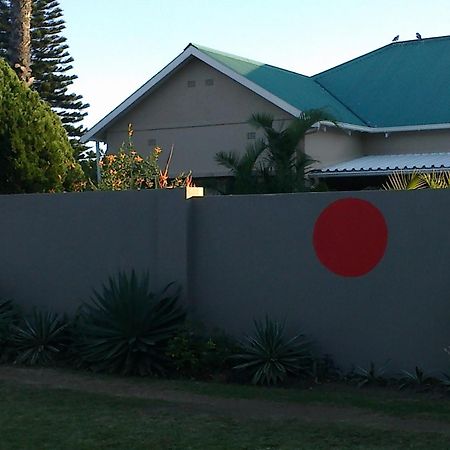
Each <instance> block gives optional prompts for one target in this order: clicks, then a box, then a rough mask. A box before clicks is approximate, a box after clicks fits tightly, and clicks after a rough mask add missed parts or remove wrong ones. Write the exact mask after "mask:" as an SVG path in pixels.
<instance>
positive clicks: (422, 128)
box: [321, 121, 450, 134]
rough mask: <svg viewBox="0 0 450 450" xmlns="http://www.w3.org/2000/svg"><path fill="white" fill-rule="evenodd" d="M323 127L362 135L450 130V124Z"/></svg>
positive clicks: (345, 124)
mask: <svg viewBox="0 0 450 450" xmlns="http://www.w3.org/2000/svg"><path fill="white" fill-rule="evenodd" d="M321 124H322V125H326V126H331V127H335V126H336V125H337V126H339V127H340V128H343V129H345V130H349V131H360V132H362V133H370V134H377V133H401V132H408V131H433V130H449V129H450V123H433V124H423V125H403V126H397V127H367V126H364V125H353V124H351V123H345V122H337V123H336V124H334V123H333V122H327V121H324V122H321Z"/></svg>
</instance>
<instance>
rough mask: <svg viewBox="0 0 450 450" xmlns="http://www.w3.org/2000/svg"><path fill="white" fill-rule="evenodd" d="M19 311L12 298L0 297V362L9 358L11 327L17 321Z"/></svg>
mask: <svg viewBox="0 0 450 450" xmlns="http://www.w3.org/2000/svg"><path fill="white" fill-rule="evenodd" d="M18 318H19V311H18V308H17V307H16V305H15V304H14V303H13V301H12V300H1V299H0V362H4V361H7V360H9V359H10V353H11V342H10V336H11V327H12V326H13V325H15V324H16V323H17V320H18Z"/></svg>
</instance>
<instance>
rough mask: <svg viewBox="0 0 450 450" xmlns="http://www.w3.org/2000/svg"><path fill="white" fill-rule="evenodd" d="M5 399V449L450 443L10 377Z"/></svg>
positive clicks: (2, 389) (2, 392) (204, 449)
mask: <svg viewBox="0 0 450 450" xmlns="http://www.w3.org/2000/svg"><path fill="white" fill-rule="evenodd" d="M211 387H212V385H211ZM273 391H275V390H273ZM277 394H279V392H278V393H277ZM271 395H273V394H272V393H271ZM283 395H284V394H283ZM0 399H1V408H0V433H1V434H0V449H1V450H34V449H39V450H72V449H73V450H102V449H108V450H110V449H112V450H114V449H120V450H141V449H142V450H143V449H146V450H148V449H152V450H153V449H155V450H158V449H175V450H177V449H180V450H181V449H182V450H189V449H198V450H215V449H230V450H239V449H249V450H250V449H252V450H253V449H255V450H256V449H261V450H269V449H305V450H309V449H314V450H321V449H324V450H325V449H327V450H328V449H333V448H334V449H340V450H341V449H342V450H344V449H404V448H405V449H429V450H434V449H448V448H449V444H448V442H449V436H448V435H446V436H445V435H440V434H435V433H405V432H392V431H389V432H386V431H382V430H376V429H370V428H366V427H357V426H339V425H334V424H331V425H311V424H307V423H304V422H299V421H296V420H289V421H286V420H251V419H246V418H240V419H232V418H224V417H221V415H220V414H213V413H211V412H208V413H206V412H204V411H202V410H201V408H200V409H196V408H195V407H186V406H183V405H178V404H174V403H169V402H161V401H153V400H152V401H149V400H142V399H132V398H118V397H113V396H108V395H103V394H102V395H100V394H91V393H85V392H74V391H70V390H59V389H48V388H40V387H34V386H20V385H17V384H11V383H0Z"/></svg>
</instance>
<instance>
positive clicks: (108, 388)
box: [0, 366, 450, 434]
mask: <svg viewBox="0 0 450 450" xmlns="http://www.w3.org/2000/svg"><path fill="white" fill-rule="evenodd" d="M0 380H3V381H9V382H14V383H21V384H27V385H35V386H45V387H48V388H51V389H69V390H76V391H83V392H92V393H101V394H107V395H112V396H118V397H132V398H141V399H148V400H162V401H165V402H170V403H169V404H168V405H161V406H159V405H158V406H157V407H156V409H155V408H154V407H151V408H149V413H150V412H152V413H154V412H155V411H164V410H167V411H169V410H172V411H173V408H177V410H179V411H183V412H192V413H197V414H198V413H205V414H212V415H215V416H226V417H232V418H243V417H245V418H247V419H249V418H252V419H270V420H286V419H295V420H300V421H302V422H309V423H327V424H330V423H333V424H338V425H339V424H345V425H357V426H366V427H372V428H377V429H383V430H398V431H412V432H435V433H445V434H450V424H446V423H444V422H438V421H433V420H419V419H409V418H405V419H402V418H398V417H392V416H385V415H382V414H375V413H373V412H371V411H367V410H364V409H359V408H346V407H345V408H344V407H337V406H328V405H309V404H308V405H304V404H301V403H293V402H292V403H290V402H275V401H268V400H258V399H227V398H217V397H210V396H207V395H201V394H195V393H190V392H185V391H175V390H169V389H167V388H162V387H160V386H158V385H157V383H155V385H154V386H153V385H148V384H144V383H137V382H135V381H134V380H132V379H125V378H119V377H97V376H94V375H89V374H86V373H74V372H69V371H64V370H57V369H41V368H40V369H31V368H22V367H11V366H0Z"/></svg>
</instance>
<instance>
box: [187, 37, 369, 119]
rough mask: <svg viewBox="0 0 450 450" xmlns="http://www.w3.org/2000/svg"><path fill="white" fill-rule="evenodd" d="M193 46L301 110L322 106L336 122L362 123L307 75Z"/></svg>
mask: <svg viewBox="0 0 450 450" xmlns="http://www.w3.org/2000/svg"><path fill="white" fill-rule="evenodd" d="M195 47H196V48H198V49H199V50H200V51H202V52H203V53H205V54H207V55H208V56H210V57H211V58H213V59H215V60H216V61H218V62H220V63H222V64H224V65H225V66H227V67H229V68H230V69H232V70H234V71H235V72H237V73H238V74H240V75H242V76H244V77H245V78H247V79H248V80H250V81H252V82H253V83H256V84H258V85H259V86H261V87H262V88H264V89H266V90H267V91H269V92H271V93H272V94H274V95H276V96H277V97H279V98H281V99H282V100H284V101H285V102H287V103H289V104H291V105H292V106H295V107H296V108H298V109H299V110H301V111H305V110H308V109H317V108H323V109H325V110H326V111H328V112H329V113H330V114H332V116H333V117H334V118H335V119H336V120H337V121H339V122H345V123H351V124H354V125H366V124H365V123H364V122H363V121H362V120H361V119H359V118H358V117H357V116H356V115H355V114H353V113H352V112H351V111H350V110H349V109H348V108H347V107H346V106H345V105H344V104H343V103H341V102H340V101H339V100H337V99H336V98H335V97H333V95H331V94H330V93H329V92H327V90H325V89H324V88H323V87H322V86H320V85H319V84H318V83H316V82H315V81H314V79H312V78H310V77H307V76H305V75H301V74H299V73H295V72H291V71H289V70H284V69H281V68H279V67H275V66H271V65H269V64H263V63H260V62H257V61H252V60H250V59H245V58H241V57H239V56H235V55H231V54H229V53H223V52H220V51H217V50H213V49H210V48H207V47H203V46H200V45H196V44H195Z"/></svg>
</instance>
